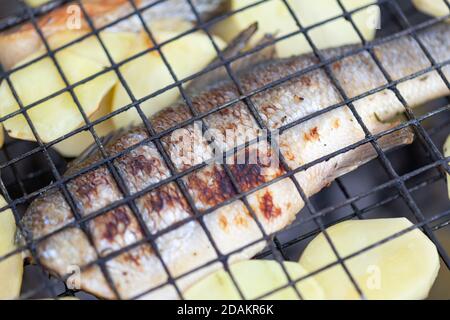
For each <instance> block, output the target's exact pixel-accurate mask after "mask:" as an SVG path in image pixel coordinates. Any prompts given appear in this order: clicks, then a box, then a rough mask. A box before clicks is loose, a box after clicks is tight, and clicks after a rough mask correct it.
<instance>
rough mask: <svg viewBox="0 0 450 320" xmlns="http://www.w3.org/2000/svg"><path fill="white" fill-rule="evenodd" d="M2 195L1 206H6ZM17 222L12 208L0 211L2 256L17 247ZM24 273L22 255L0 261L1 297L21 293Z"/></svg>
mask: <svg viewBox="0 0 450 320" xmlns="http://www.w3.org/2000/svg"><path fill="white" fill-rule="evenodd" d="M6 205H7V203H6V201H5V199H4V198H3V197H2V196H0V207H4V206H6ZM15 233H16V222H15V221H14V216H13V214H12V211H11V210H10V209H8V210H5V211H1V212H0V257H3V256H5V255H7V254H9V253H10V252H12V251H14V250H15V249H16V245H15V243H14V239H15ZM22 275H23V260H22V255H21V254H20V253H17V254H15V255H13V256H11V257H9V258H7V259H6V260H3V261H1V262H0V299H15V298H17V297H18V296H19V294H20V287H21V285H22Z"/></svg>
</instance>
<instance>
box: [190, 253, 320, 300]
mask: <svg viewBox="0 0 450 320" xmlns="http://www.w3.org/2000/svg"><path fill="white" fill-rule="evenodd" d="M284 266H285V267H286V269H287V271H288V273H289V276H290V277H291V279H292V280H294V281H295V280H297V279H300V278H301V277H303V276H305V275H306V274H307V272H306V271H305V270H304V269H303V268H302V267H301V266H300V265H299V264H298V263H294V262H285V263H284ZM230 270H231V273H232V274H233V277H234V279H235V280H236V282H237V284H238V286H239V288H240V289H241V291H242V293H243V294H244V297H245V299H247V300H250V299H257V298H259V297H261V296H263V295H265V294H268V293H270V292H271V291H273V290H276V289H278V288H281V287H282V286H284V285H286V284H287V283H288V280H287V277H286V274H285V273H284V271H283V269H282V268H281V265H280V264H279V263H278V262H276V261H269V260H249V261H244V262H239V263H236V264H233V265H231V267H230ZM296 287H297V289H298V291H299V292H300V294H301V295H302V297H303V298H304V299H314V300H315V299H323V298H324V294H323V291H322V288H320V286H319V285H318V284H317V282H316V281H315V280H314V278H312V277H310V278H306V279H304V280H302V281H300V282H298V283H297V284H296ZM184 296H185V298H186V299H189V300H239V299H240V295H239V293H238V291H237V289H236V286H235V284H234V282H233V281H232V280H231V277H230V276H229V274H228V273H227V272H226V271H224V270H220V271H217V272H215V273H213V274H211V275H209V276H207V277H206V278H203V279H202V280H200V281H199V282H197V283H196V284H195V285H193V286H192V287H191V288H189V289H188V290H187V291H186V292H185V293H184ZM265 299H270V300H294V299H298V295H297V294H296V292H295V290H294V289H293V288H292V287H286V288H284V289H281V290H279V291H276V292H274V293H273V294H270V295H269V296H267V297H266V298H265Z"/></svg>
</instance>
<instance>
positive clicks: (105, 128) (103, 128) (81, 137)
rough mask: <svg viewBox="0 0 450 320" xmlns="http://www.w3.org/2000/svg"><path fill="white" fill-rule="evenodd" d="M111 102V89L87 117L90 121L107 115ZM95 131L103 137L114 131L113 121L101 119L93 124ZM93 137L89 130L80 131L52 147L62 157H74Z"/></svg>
mask: <svg viewBox="0 0 450 320" xmlns="http://www.w3.org/2000/svg"><path fill="white" fill-rule="evenodd" d="M111 102H112V90H111V91H110V93H108V94H107V95H106V97H104V98H103V100H102V102H101V103H100V108H99V109H98V110H97V111H95V113H94V114H93V115H91V116H90V117H89V119H90V120H91V121H95V120H97V119H99V118H101V117H104V116H106V115H108V114H109V113H110V112H111ZM94 129H95V132H96V133H97V135H98V136H99V137H104V136H106V135H107V134H109V133H111V132H112V131H114V123H113V121H112V120H111V118H110V119H108V120H106V121H102V122H100V123H99V124H97V125H96V126H94ZM94 142H95V141H94V137H93V136H92V134H91V133H90V132H89V131H81V132H80V133H77V134H76V135H73V136H71V137H70V138H67V139H65V140H63V141H61V142H59V143H57V144H55V145H54V146H53V147H54V148H55V149H56V150H57V151H58V152H59V153H60V154H61V155H63V156H64V157H68V158H75V157H78V156H79V155H80V154H81V153H82V152H83V151H84V150H86V148H87V147H89V146H90V145H91V144H93V143H94Z"/></svg>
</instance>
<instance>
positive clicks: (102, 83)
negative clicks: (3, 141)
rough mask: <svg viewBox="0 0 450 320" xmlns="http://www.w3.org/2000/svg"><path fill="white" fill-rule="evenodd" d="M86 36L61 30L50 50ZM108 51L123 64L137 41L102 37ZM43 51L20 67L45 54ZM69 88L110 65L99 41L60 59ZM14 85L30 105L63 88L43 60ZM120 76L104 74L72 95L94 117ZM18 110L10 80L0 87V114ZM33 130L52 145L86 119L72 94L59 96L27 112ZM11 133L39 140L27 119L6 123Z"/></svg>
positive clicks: (124, 36)
mask: <svg viewBox="0 0 450 320" xmlns="http://www.w3.org/2000/svg"><path fill="white" fill-rule="evenodd" d="M80 35H82V32H69V31H63V32H60V33H57V34H55V35H54V36H52V37H50V38H49V44H50V46H51V47H53V48H56V47H59V46H61V45H63V44H65V43H67V42H69V41H72V40H73V39H76V38H78V37H79V36H80ZM101 36H102V38H103V39H104V42H105V46H106V47H107V48H108V50H109V51H110V52H111V55H112V57H113V59H115V60H116V61H120V60H122V59H124V58H125V57H126V56H127V55H128V54H129V52H130V50H131V48H132V47H133V46H132V43H133V41H136V38H137V36H136V35H132V34H129V33H106V32H105V33H102V35H101ZM43 53H44V51H40V52H38V53H36V54H33V55H32V56H30V57H28V58H27V59H25V60H24V61H22V62H21V63H19V65H23V64H24V63H26V62H28V61H31V60H33V59H35V58H36V57H38V56H40V55H42V54H43ZM56 59H57V61H58V63H59V64H60V66H61V69H62V71H63V72H64V74H65V76H66V78H67V79H68V81H69V83H71V84H73V83H75V82H79V81H82V80H83V79H86V78H87V77H89V76H91V75H93V74H95V73H97V72H99V71H101V70H102V69H103V68H104V67H105V66H108V65H109V62H108V59H107V57H106V55H105V53H104V51H103V49H102V48H101V46H100V43H99V42H98V41H97V39H95V38H93V37H90V38H88V39H86V40H83V41H81V42H80V43H77V44H75V45H72V46H70V47H68V48H66V49H64V50H62V51H59V52H58V53H57V54H56ZM11 81H12V83H13V86H14V88H15V89H16V91H17V94H18V96H19V98H20V99H21V101H22V103H23V104H24V105H25V106H27V105H29V104H31V103H33V102H36V101H38V100H40V99H43V98H45V97H48V96H49V95H51V94H53V93H55V92H57V91H59V90H62V89H64V88H65V85H64V82H63V80H62V78H61V76H60V74H59V72H58V70H57V68H56V66H55V65H54V63H53V62H52V61H51V59H50V58H45V59H41V60H39V61H38V62H35V63H33V64H31V65H30V66H27V67H25V68H24V69H21V70H19V71H17V72H15V73H13V74H12V75H11ZM116 81H117V77H116V75H115V73H114V72H113V71H110V72H108V73H105V74H102V75H101V76H98V77H96V78H94V79H93V80H90V81H88V82H86V83H84V84H82V85H80V86H77V87H76V88H75V89H74V92H75V94H76V96H77V98H78V100H79V102H80V104H81V106H82V107H83V110H84V112H85V113H86V114H87V115H88V116H90V115H92V114H93V113H94V112H95V111H96V110H97V109H98V108H99V105H100V101H102V99H103V97H104V96H105V95H106V94H107V93H108V92H109V91H110V90H111V88H112V87H113V86H114V85H115V83H116ZM18 109H19V106H18V104H17V102H16V101H15V99H14V96H13V94H12V91H11V89H10V87H9V86H8V84H7V83H6V81H4V82H3V83H2V84H1V86H0V114H1V116H6V115H8V114H10V113H11V112H13V111H16V110H18ZM27 112H28V115H29V116H30V119H31V121H32V122H33V125H34V126H35V127H36V130H37V132H38V134H39V135H40V137H41V138H42V140H43V141H44V142H49V141H52V140H54V139H56V138H58V137H60V136H62V135H64V134H66V133H68V132H70V131H71V130H74V129H75V128H77V127H79V126H80V125H81V124H83V118H82V115H81V113H80V112H79V110H78V108H77V106H76V104H75V102H74V101H73V99H72V97H71V95H70V93H68V92H66V93H63V94H60V95H58V96H56V97H54V98H52V99H49V100H47V101H45V102H43V103H41V104H39V105H37V106H35V107H33V108H31V109H29V110H28V111H27ZM4 125H5V128H6V130H7V132H8V134H9V135H10V136H12V137H14V138H18V139H24V140H35V137H34V135H33V133H32V131H31V128H30V127H29V125H28V124H27V122H26V119H25V117H24V116H23V115H18V116H15V117H13V118H11V119H8V120H7V121H5V122H4Z"/></svg>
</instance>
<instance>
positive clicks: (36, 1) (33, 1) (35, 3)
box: [25, 0, 50, 8]
mask: <svg viewBox="0 0 450 320" xmlns="http://www.w3.org/2000/svg"><path fill="white" fill-rule="evenodd" d="M49 1H50V0H25V2H26V3H27V4H28V5H29V6H30V7H33V8H35V7H39V6H42V5H43V4H45V3H47V2H49Z"/></svg>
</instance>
